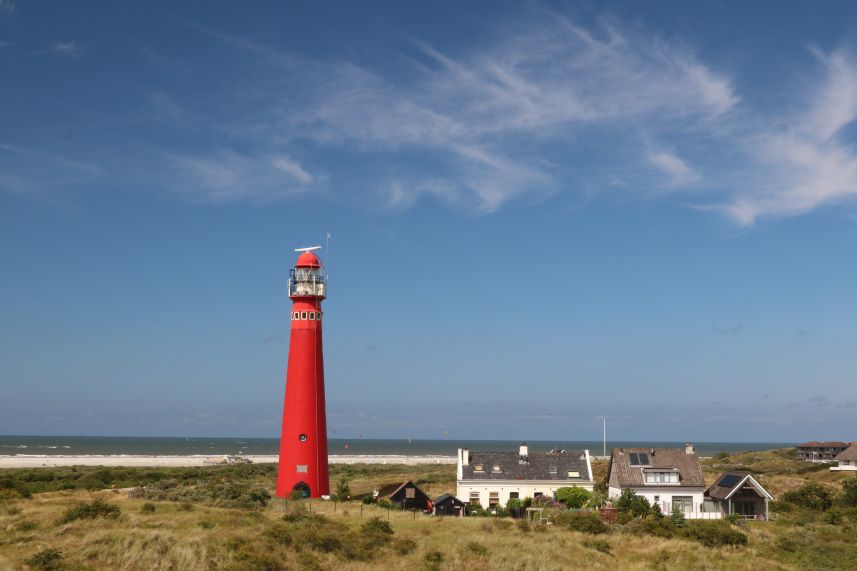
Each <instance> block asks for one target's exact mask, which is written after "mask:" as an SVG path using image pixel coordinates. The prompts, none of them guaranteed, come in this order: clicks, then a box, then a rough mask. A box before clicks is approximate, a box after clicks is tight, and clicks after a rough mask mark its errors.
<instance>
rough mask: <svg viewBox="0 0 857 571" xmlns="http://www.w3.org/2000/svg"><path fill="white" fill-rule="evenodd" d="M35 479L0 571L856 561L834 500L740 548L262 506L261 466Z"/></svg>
mask: <svg viewBox="0 0 857 571" xmlns="http://www.w3.org/2000/svg"><path fill="white" fill-rule="evenodd" d="M703 463H704V469H705V472H706V479H707V480H709V479H710V480H712V481H713V479H714V478H715V477H716V476H717V475H719V473H720V472H721V471H723V470H725V469H736V468H739V469H750V470H753V471H754V472H756V473H757V474H758V477H759V479H760V480H761V481H762V483H763V484H764V485H765V486H768V487H769V489H771V488H773V489H775V490H776V492H775V493H781V491H786V490H795V489H798V488H799V487H800V486H801V485H803V484H804V483H806V482H818V483H820V484H822V485H823V486H826V487H828V488H829V489H830V490H831V492H833V493H834V495H835V494H837V493H838V492H839V490H840V488H841V486H840V482H841V481H842V480H843V479H844V478H845V477H847V476H844V475H842V474H840V473H831V472H829V471H827V470H820V469H818V468H814V467H813V466H812V465H806V464H805V463H803V462H799V461H796V460H794V459H793V457H789V455H788V453H784V452H781V451H773V452H763V453H755V452H754V453H744V454H736V455H732V456H728V457H723V458H718V459H712V460H706V461H704V462H703ZM596 466H597V470H598V472H596V473H602V474H606V465H605V463H603V462H602V463H600V464H596ZM331 469H332V470H331V483H332V485H333V486H334V487H335V483H336V482H337V481H338V480H339V479H340V478H347V479H348V480H349V482H350V487H351V490H352V496H353V497H359V496H360V495H363V494H368V493H370V492H371V490H372V489H373V488H374V487H376V486H377V487H379V488H384V487H389V486H393V485H395V484H398V483H401V482H402V481H404V480H406V479H412V480H414V481H416V482H417V483H418V484H419V485H420V486H422V487H423V488H424V489H426V491H428V489H429V488H431V493H432V495H439V494H440V493H443V492H447V491H454V490H455V469H454V466H445V465H425V466H403V465H381V466H379V465H355V466H342V465H337V466H331ZM44 470H45V471H47V472H53V473H50V474H36V475H35V477H34V475H33V474H32V471H27V470H17V471H16V470H6V471H2V472H0V483H3V486H4V487H3V488H2V489H0V491H1V492H2V493H3V495H2V497H3V498H5V499H3V500H0V530H2V533H0V569H28V568H30V569H147V570H148V569H222V570H227V571H231V570H239V569H240V570H245V569H246V570H253V569H259V570H278V569H336V570H337V571H340V570H343V571H347V570H352V569H353V570H357V569H397V570H400V569H471V568H478V569H545V570H550V569H557V570H558V569H632V570H633V569H759V568H764V569H783V570H785V569H808V568H824V569H848V568H852V567H853V563H852V562H853V561H855V560H857V546H855V542H854V540H853V538H854V537H855V536H857V509H853V508H849V507H846V506H843V505H841V504H838V503H837V504H835V505H834V507H833V508H831V509H829V510H824V511H815V510H811V509H807V508H805V507H801V506H799V505H795V504H792V503H788V502H775V503H774V504H773V507H774V509H775V510H776V511H775V520H774V521H771V522H749V523H747V524H741V525H740V526H731V525H730V524H728V523H725V522H723V525H724V526H726V528H727V529H729V530H732V531H731V532H734V533H737V534H743V535H744V536H746V538H747V543H746V545H743V546H738V547H733V546H726V547H722V546H721V547H709V546H707V545H705V541H706V537H705V534H706V533H709V531H710V530H707V529H704V528H700V529H696V528H693V527H692V526H691V528H690V529H685V530H683V531H682V532H681V534H674V535H673V536H671V537H658V536H656V535H653V534H652V533H650V532H647V531H646V526H647V525H649V527H651V525H650V524H646V525H643V524H645V522H642V521H639V520H638V521H635V522H631V523H629V524H626V525H623V526H611V527H610V529H609V530H608V531H607V533H603V534H597V535H595V534H593V533H591V531H592V529H591V526H582V525H578V524H579V522H576V523H575V525H576V526H577V529H580V530H583V531H574V530H572V529H571V527H573V526H572V524H571V522H570V521H568V522H566V521H564V520H557V522H556V524H555V525H550V526H544V525H526V524H525V525H519V524H518V523H517V522H515V521H513V520H510V519H503V518H482V517H473V518H449V517H445V518H436V517H428V516H425V515H422V514H414V513H411V512H401V511H398V510H395V509H390V510H387V509H384V508H380V507H378V506H375V505H364V504H362V503H361V502H359V501H351V502H336V503H334V502H330V501H327V502H325V501H318V500H313V501H306V500H303V501H286V500H281V499H277V498H271V499H265V500H264V501H256V500H252V501H247V502H246V503H245V499H251V498H253V497H255V498H257V499H258V498H263V499H264V497H265V496H264V495H262V494H259V493H258V491H260V490H261V491H264V492H266V493H267V494H273V484H274V469H273V467H265V466H255V467H253V466H235V467H229V469H222V468H220V467H210V468H209V467H206V468H201V469H200V468H192V469H191V468H184V469H182V468H171V469H159V472H161V474H160V476H157V477H155V476H154V475H153V474H152V473H151V471H148V470H143V469H136V470H135V469H123V471H122V473H121V478H123V479H122V480H121V481H122V482H123V483H125V484H128V486H127V487H125V488H123V489H116V490H110V489H99V490H91V489H88V488H89V484H88V482H92V481H93V479H97V480H101V481H103V478H104V476H105V475H104V474H103V473H99V472H98V470H99V469H97V468H95V469H92V470H91V471H90V470H89V469H84V468H78V469H77V470H76V471H72V470H69V469H44ZM138 471H139V472H138ZM93 473H95V474H96V476H93V475H92V474H93ZM115 475H116V474H112V475H111V478H112V477H113V476H115ZM602 477H603V476H602ZM851 477H853V476H851ZM33 482H36V484H35V486H40V487H46V486H47V484H46V482H48V483H50V486H48V487H52V488H53V489H52V490H51V491H39V490H36V489H33V488H28V487H27V486H30V485H32V484H33ZM113 483H114V482H113V481H112V480H111V482H109V483H107V485H106V486H105V487H109V485H111V484H113ZM140 484H146V485H148V486H150V493H149V495H148V496H147V497H141V498H134V499H129V497H128V490H129V489H130V488H131V487H133V486H137V485H140ZM254 493H255V496H254V495H253V494H254ZM236 498H237V500H236ZM837 501H838V500H837ZM235 502H237V503H235ZM69 514H72V515H74V517H70V516H69ZM390 531H392V533H389V532H390ZM587 531H588V532H590V533H587ZM731 532H730V533H731ZM715 539H716V538H715Z"/></svg>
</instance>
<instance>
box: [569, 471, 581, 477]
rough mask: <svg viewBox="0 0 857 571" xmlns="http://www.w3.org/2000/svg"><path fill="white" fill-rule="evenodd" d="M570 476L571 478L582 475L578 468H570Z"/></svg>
mask: <svg viewBox="0 0 857 571" xmlns="http://www.w3.org/2000/svg"><path fill="white" fill-rule="evenodd" d="M568 477H569V478H579V477H580V472H578V471H576V470H570V471H569V472H568Z"/></svg>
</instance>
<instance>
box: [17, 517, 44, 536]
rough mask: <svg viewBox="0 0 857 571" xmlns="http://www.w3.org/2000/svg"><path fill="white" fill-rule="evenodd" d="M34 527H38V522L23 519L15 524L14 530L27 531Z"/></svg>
mask: <svg viewBox="0 0 857 571" xmlns="http://www.w3.org/2000/svg"><path fill="white" fill-rule="evenodd" d="M34 529H39V524H38V523H36V522H34V521H29V520H24V521H22V522H19V523H18V524H17V525H16V526H15V531H20V532H24V533H26V532H28V531H33V530H34Z"/></svg>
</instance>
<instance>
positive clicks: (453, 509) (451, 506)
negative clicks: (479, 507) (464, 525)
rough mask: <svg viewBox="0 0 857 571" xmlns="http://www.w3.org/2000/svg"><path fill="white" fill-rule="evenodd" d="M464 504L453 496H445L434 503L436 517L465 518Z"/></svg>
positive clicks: (439, 497)
mask: <svg viewBox="0 0 857 571" xmlns="http://www.w3.org/2000/svg"><path fill="white" fill-rule="evenodd" d="M464 508H465V506H464V502H462V501H461V500H459V499H458V498H456V497H455V496H453V495H452V494H443V495H442V496H438V498H437V499H436V500H435V501H434V515H449V516H463V515H464Z"/></svg>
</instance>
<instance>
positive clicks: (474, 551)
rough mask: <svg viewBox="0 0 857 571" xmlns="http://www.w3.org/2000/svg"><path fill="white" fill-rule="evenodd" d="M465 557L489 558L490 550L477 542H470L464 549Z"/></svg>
mask: <svg viewBox="0 0 857 571" xmlns="http://www.w3.org/2000/svg"><path fill="white" fill-rule="evenodd" d="M463 550H464V553H465V555H469V556H472V557H480V558H481V557H487V556H488V548H487V547H485V546H484V545H482V544H481V543H478V542H476V541H470V542H468V543H467V544H466V545H465V546H464V548H463Z"/></svg>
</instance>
